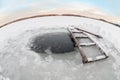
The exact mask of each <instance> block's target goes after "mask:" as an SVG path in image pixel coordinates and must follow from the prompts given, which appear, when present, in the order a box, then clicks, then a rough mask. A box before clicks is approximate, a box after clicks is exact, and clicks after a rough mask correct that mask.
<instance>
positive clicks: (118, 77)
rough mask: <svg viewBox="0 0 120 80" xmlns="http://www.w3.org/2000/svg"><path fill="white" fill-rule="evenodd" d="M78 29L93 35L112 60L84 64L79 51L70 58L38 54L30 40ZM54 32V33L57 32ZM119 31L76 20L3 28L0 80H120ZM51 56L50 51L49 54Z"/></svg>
mask: <svg viewBox="0 0 120 80" xmlns="http://www.w3.org/2000/svg"><path fill="white" fill-rule="evenodd" d="M70 26H76V27H79V28H81V29H84V30H87V31H90V32H92V33H95V34H98V35H101V36H102V37H103V39H98V38H96V37H95V36H92V35H90V36H91V37H93V38H94V41H95V42H96V43H97V44H98V45H100V46H101V47H102V48H103V50H104V51H105V52H107V53H108V55H109V58H108V59H105V60H102V61H98V62H93V63H88V64H83V63H82V61H81V56H80V54H79V52H78V51H77V50H75V51H73V52H69V54H67V53H65V54H52V53H50V54H37V53H35V52H33V51H32V50H30V48H29V45H30V42H31V40H32V39H33V38H34V37H35V36H38V35H42V34H44V33H49V32H52V31H53V32H55V31H57V32H64V31H67V30H66V28H67V27H70ZM54 30H55V31H54ZM119 34H120V28H118V27H117V26H114V25H112V24H109V23H106V22H102V21H98V20H93V19H88V18H82V17H74V16H50V17H38V18H32V19H26V20H22V21H18V22H15V23H12V24H9V25H6V26H4V27H2V28H0V80H120V53H119V52H120V47H119V46H120V42H119V40H120V35H119ZM48 52H49V51H48Z"/></svg>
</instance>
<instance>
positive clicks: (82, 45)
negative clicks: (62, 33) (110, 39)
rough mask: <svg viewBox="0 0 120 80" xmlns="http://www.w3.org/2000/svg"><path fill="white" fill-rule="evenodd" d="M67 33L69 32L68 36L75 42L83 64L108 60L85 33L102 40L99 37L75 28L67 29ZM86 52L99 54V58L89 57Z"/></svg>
mask: <svg viewBox="0 0 120 80" xmlns="http://www.w3.org/2000/svg"><path fill="white" fill-rule="evenodd" d="M68 31H69V32H70V35H71V37H72V39H73V41H74V42H75V46H76V47H77V48H78V50H79V52H80V55H81V56H82V62H83V63H89V62H94V61H99V60H103V59H106V58H108V55H107V54H106V53H105V52H104V51H103V50H102V49H101V48H100V47H99V46H98V45H97V44H96V43H95V42H94V41H93V40H92V38H90V37H89V36H88V35H87V33H88V34H91V35H94V36H96V37H98V38H102V37H101V36H99V35H96V34H93V33H90V32H88V31H85V30H82V29H80V28H76V27H71V28H68ZM85 49H86V50H85ZM87 50H90V51H93V53H94V54H97V53H99V56H98V55H97V56H95V57H89V56H88V55H89V54H90V52H89V51H88V52H86V51H87ZM95 51H96V52H95ZM87 54H88V55H87Z"/></svg>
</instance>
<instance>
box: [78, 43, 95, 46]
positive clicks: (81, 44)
mask: <svg viewBox="0 0 120 80" xmlns="http://www.w3.org/2000/svg"><path fill="white" fill-rule="evenodd" d="M94 45H96V44H95V43H80V46H94Z"/></svg>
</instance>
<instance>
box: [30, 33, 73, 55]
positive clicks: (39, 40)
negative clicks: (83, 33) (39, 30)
mask: <svg viewBox="0 0 120 80" xmlns="http://www.w3.org/2000/svg"><path fill="white" fill-rule="evenodd" d="M31 44H32V45H31V46H30V48H31V50H33V51H35V52H37V53H47V52H52V53H67V52H71V51H74V43H73V41H72V39H71V37H70V35H69V33H65V32H53V33H46V34H44V35H42V36H36V37H35V38H34V39H33V41H32V42H31Z"/></svg>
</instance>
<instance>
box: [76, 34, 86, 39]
mask: <svg viewBox="0 0 120 80" xmlns="http://www.w3.org/2000/svg"><path fill="white" fill-rule="evenodd" d="M74 36H75V37H76V38H88V36H86V35H84V34H76V35H75V34H74Z"/></svg>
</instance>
